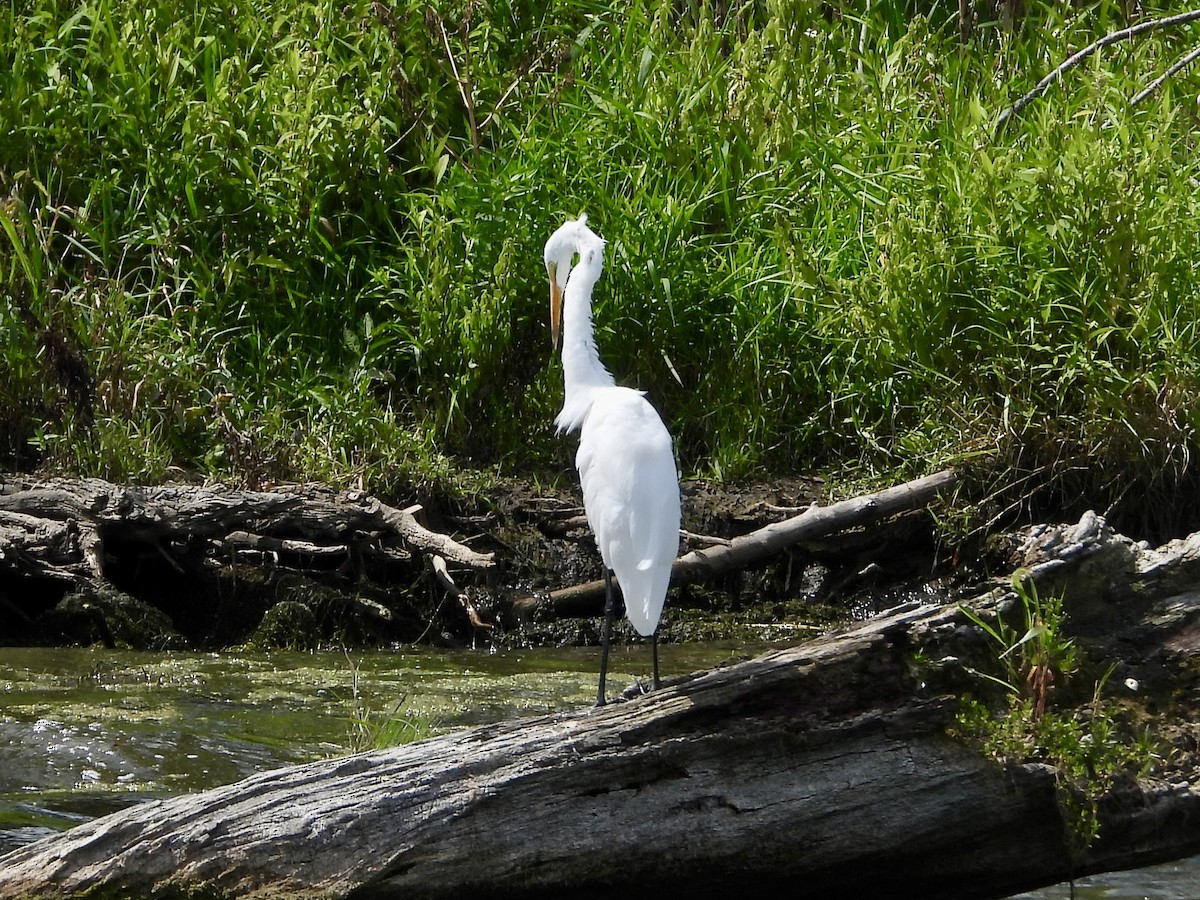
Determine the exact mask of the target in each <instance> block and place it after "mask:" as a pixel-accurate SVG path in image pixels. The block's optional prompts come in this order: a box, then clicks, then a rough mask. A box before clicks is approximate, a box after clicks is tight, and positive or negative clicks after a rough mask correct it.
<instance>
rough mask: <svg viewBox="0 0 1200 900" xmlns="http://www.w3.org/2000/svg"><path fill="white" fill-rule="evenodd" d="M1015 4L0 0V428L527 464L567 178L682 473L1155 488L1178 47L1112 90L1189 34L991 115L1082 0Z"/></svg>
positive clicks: (1187, 171)
mask: <svg viewBox="0 0 1200 900" xmlns="http://www.w3.org/2000/svg"><path fill="white" fill-rule="evenodd" d="M1028 6H1029V13H1028V18H1027V20H1026V22H1025V27H1024V28H1023V29H1022V30H1020V31H1019V32H1018V33H1016V34H1013V33H1010V32H1009V31H1007V30H1006V29H1004V28H1002V27H1000V26H999V25H997V24H995V23H990V24H989V23H981V25H980V26H979V27H978V28H977V29H976V31H975V33H974V35H973V37H972V39H971V41H970V42H969V43H967V44H966V45H960V44H959V43H958V41H957V25H956V23H955V22H954V21H953V17H952V15H951V12H950V11H949V10H947V9H946V8H945V7H943V6H941V5H932V6H924V7H922V8H921V9H920V10H919V12H921V13H922V15H917V14H916V12H918V10H915V9H912V8H907V7H900V6H896V5H892V4H875V5H871V4H865V5H864V4H857V5H850V6H843V7H835V8H826V7H820V6H818V5H815V4H810V3H805V2H764V3H749V4H745V5H743V6H740V7H735V8H734V10H733V11H732V12H730V13H729V14H728V15H725V16H723V17H722V16H719V15H717V14H715V13H714V12H713V8H712V7H710V6H709V5H708V4H674V5H672V4H655V3H649V2H635V3H633V4H632V5H626V4H622V5H620V6H619V7H618V6H615V5H608V4H605V3H599V2H593V3H587V2H576V3H566V2H555V3H550V4H537V5H534V4H522V3H518V2H510V3H499V4H494V5H489V6H486V7H485V6H483V5H476V4H473V3H466V4H463V3H450V2H439V3H436V4H433V5H432V6H429V7H420V8H418V7H415V6H414V7H406V6H397V8H396V9H395V10H392V11H388V10H387V9H386V8H385V7H383V6H382V5H379V4H374V5H372V4H368V3H366V2H362V0H354V2H351V3H349V4H344V3H336V4H334V3H319V2H313V0H276V2H272V3H266V2H263V0H251V2H244V3H239V4H237V5H235V6H230V7H228V8H226V9H223V10H222V11H221V13H220V14H218V13H217V12H216V11H215V10H214V9H211V8H210V7H209V6H207V5H204V4H197V5H195V7H194V8H191V7H189V6H188V5H187V4H185V8H184V9H183V10H182V12H181V10H180V8H179V6H178V4H170V5H168V4H165V3H162V2H161V0H149V2H146V0H143V2H141V3H138V4H133V3H131V2H128V0H89V2H84V3H82V4H76V3H71V4H67V3H59V2H54V0H36V2H33V3H30V4H25V5H24V6H23V7H22V8H21V10H20V11H19V12H18V10H17V7H15V6H10V7H8V8H7V9H0V33H6V32H10V33H11V34H12V36H13V40H7V41H3V42H0V197H7V198H9V199H7V200H5V201H4V204H3V211H4V213H3V216H0V224H3V225H4V229H3V231H2V233H0V284H3V285H4V290H3V291H2V292H0V328H2V329H3V332H4V334H5V335H6V349H5V352H4V356H3V360H4V365H3V368H0V408H2V409H4V410H5V412H4V413H0V452H3V453H4V456H5V459H6V461H7V463H8V465H10V466H17V467H30V466H34V465H43V466H48V467H52V468H56V469H63V470H73V471H82V472H88V473H96V474H101V475H107V476H109V477H120V478H149V479H156V478H163V477H168V476H170V475H171V474H172V473H173V472H175V471H176V470H177V469H184V470H198V471H200V472H203V473H206V474H209V475H213V476H217V477H223V478H232V479H241V480H245V481H251V482H253V481H266V480H270V479H273V478H282V477H319V478H324V479H327V480H332V481H337V482H346V483H353V482H357V481H362V482H363V483H365V484H366V485H368V486H369V487H371V488H374V489H377V490H379V489H382V490H399V489H402V488H405V487H408V486H411V485H413V484H418V485H419V484H424V483H440V482H442V481H444V480H445V479H446V478H447V477H449V475H448V473H450V472H451V471H453V469H454V467H455V465H456V464H457V465H467V466H484V467H497V466H498V467H500V468H501V469H503V470H517V471H528V470H531V469H538V468H545V467H550V468H556V467H562V466H564V465H566V464H567V462H568V460H569V457H570V452H569V450H568V449H567V447H566V446H565V445H564V444H563V443H562V442H561V441H557V440H556V439H555V438H554V436H553V434H552V429H551V427H550V425H549V422H550V419H551V418H552V415H553V412H554V410H555V409H556V404H557V403H558V402H559V400H560V396H561V376H560V373H559V371H558V369H557V366H556V361H555V359H554V358H553V356H552V354H551V351H550V348H549V341H548V334H547V327H546V324H545V318H546V315H545V313H546V310H545V306H546V303H545V289H544V284H543V282H544V272H543V271H542V266H541V246H542V242H543V241H544V239H545V237H546V236H547V235H548V234H549V233H550V231H551V230H552V229H553V228H554V227H556V225H557V224H558V223H559V222H560V221H561V220H562V218H563V217H564V216H567V215H572V216H573V215H576V214H578V213H579V212H581V211H586V212H587V213H588V214H589V216H590V219H591V222H592V223H593V224H594V225H595V226H596V228H597V229H598V230H599V231H600V233H601V234H602V235H603V236H604V237H605V238H606V239H607V240H608V241H609V254H608V264H607V268H606V272H605V276H604V279H603V280H602V281H601V282H600V285H599V287H598V291H597V310H596V320H597V325H598V341H599V344H600V349H601V353H602V355H603V357H604V359H605V361H606V363H607V364H608V365H609V366H610V368H611V369H612V370H613V371H614V372H615V373H617V375H618V378H619V379H620V380H621V381H622V382H623V383H627V384H632V385H636V386H640V387H643V388H646V389H648V390H649V391H650V395H651V399H652V400H653V401H654V402H655V403H656V404H657V405H658V406H659V407H660V408H661V409H662V410H663V412H664V414H665V415H666V417H667V420H668V422H669V424H670V426H671V429H672V431H673V432H674V433H675V434H676V435H677V437H678V446H679V453H680V457H681V462H682V466H683V469H684V470H685V471H688V472H697V473H701V474H709V475H715V476H717V477H723V478H738V477H741V476H745V475H750V474H755V473H759V472H763V471H794V470H812V469H831V468H838V469H842V470H847V469H854V470H855V471H865V472H875V473H883V472H887V473H892V474H893V475H895V474H896V473H899V474H912V473H917V472H922V471H925V470H927V469H929V468H931V467H934V466H938V465H943V464H946V463H951V462H956V461H958V462H961V461H968V460H974V459H979V458H984V459H987V460H991V461H995V462H998V463H999V464H1000V468H1001V471H1003V472H1006V473H1012V472H1013V471H1014V470H1015V471H1018V472H1021V473H1030V472H1037V473H1042V474H1043V476H1044V477H1043V478H1042V479H1041V480H1042V481H1048V482H1049V483H1051V484H1054V485H1056V486H1057V488H1058V489H1059V490H1060V491H1061V492H1075V493H1079V494H1086V495H1088V496H1089V497H1091V498H1093V499H1092V502H1094V503H1097V504H1099V505H1101V506H1103V505H1105V503H1111V502H1116V501H1117V500H1118V499H1119V498H1121V497H1123V496H1126V495H1128V496H1133V497H1138V498H1141V497H1144V496H1145V495H1146V493H1147V492H1148V491H1152V490H1155V489H1162V490H1165V491H1171V490H1173V489H1174V488H1175V487H1176V486H1177V485H1178V484H1180V483H1181V482H1182V481H1183V480H1185V479H1186V478H1188V477H1190V473H1189V472H1188V471H1187V468H1188V460H1189V459H1190V456H1191V454H1192V453H1193V452H1194V450H1195V449H1196V447H1195V444H1196V437H1195V426H1196V424H1197V422H1198V421H1200V406H1198V405H1197V400H1196V399H1195V398H1196V397H1197V396H1198V392H1197V380H1198V379H1197V373H1198V366H1197V362H1198V360H1197V355H1198V354H1197V334H1196V329H1197V325H1196V322H1197V321H1198V319H1200V271H1198V268H1197V267H1198V265H1200V263H1198V262H1197V260H1200V253H1197V250H1198V249H1200V248H1198V247H1197V242H1198V241H1200V238H1198V236H1197V229H1196V228H1195V222H1196V221H1197V214H1198V213H1200V209H1198V208H1197V207H1198V206H1200V191H1197V190H1196V188H1195V185H1194V182H1195V179H1196V177H1197V174H1198V173H1197V166H1198V163H1197V157H1196V154H1195V152H1194V145H1195V142H1196V138H1197V134H1198V129H1197V125H1196V122H1197V114H1198V112H1200V110H1198V108H1197V106H1198V104H1197V93H1198V90H1197V87H1198V76H1197V75H1196V74H1194V73H1190V72H1183V73H1180V74H1179V75H1177V76H1176V77H1175V78H1174V79H1172V81H1171V82H1169V83H1168V84H1167V85H1166V87H1165V88H1164V90H1163V91H1162V92H1161V93H1160V94H1159V95H1156V96H1155V98H1154V99H1153V100H1151V101H1150V102H1148V103H1145V104H1142V105H1141V106H1139V107H1137V108H1136V109H1130V108H1129V106H1128V102H1127V100H1128V98H1129V97H1130V96H1132V94H1134V93H1135V92H1136V91H1137V90H1138V89H1139V88H1140V87H1141V86H1143V85H1144V84H1145V82H1146V81H1148V80H1149V79H1150V78H1151V77H1153V75H1154V74H1157V73H1158V72H1160V71H1162V69H1164V68H1165V67H1166V66H1167V65H1169V64H1170V62H1171V61H1173V60H1174V59H1175V58H1177V56H1178V55H1180V53H1182V52H1184V50H1186V49H1187V48H1188V46H1189V45H1190V44H1192V43H1194V40H1195V39H1196V38H1195V36H1194V35H1192V34H1191V33H1190V32H1186V31H1185V32H1183V33H1180V34H1158V35H1152V36H1149V37H1146V38H1143V39H1140V40H1138V41H1136V42H1131V43H1128V44H1123V45H1118V46H1115V47H1111V48H1108V49H1106V50H1105V51H1102V52H1101V53H1100V54H1097V56H1096V57H1094V58H1093V59H1092V60H1090V61H1089V62H1088V63H1087V64H1085V65H1084V66H1081V67H1080V68H1078V69H1076V70H1073V71H1072V72H1070V73H1068V74H1067V76H1066V77H1065V78H1064V79H1063V81H1062V83H1060V84H1059V85H1057V86H1055V87H1054V88H1052V89H1051V90H1050V91H1049V92H1048V93H1047V95H1046V96H1045V97H1044V98H1042V99H1041V100H1038V101H1036V102H1035V103H1034V104H1032V105H1031V106H1030V107H1029V108H1028V109H1027V110H1026V111H1025V112H1024V113H1023V114H1022V116H1021V117H1019V118H1018V119H1017V120H1015V121H1013V122H1011V123H1010V124H1009V125H1008V126H1007V127H1006V128H1005V129H1003V130H1002V131H1001V132H1000V134H999V135H995V134H994V125H995V121H996V119H997V117H998V116H999V115H1000V113H1001V111H1002V110H1003V109H1004V108H1005V107H1006V106H1008V105H1009V104H1010V103H1011V102H1012V101H1013V100H1014V99H1015V98H1016V97H1018V96H1020V94H1022V93H1023V92H1024V91H1025V90H1027V89H1028V88H1029V87H1030V86H1031V85H1032V84H1033V83H1034V82H1036V80H1037V79H1038V78H1039V77H1040V76H1041V75H1043V74H1044V73H1045V72H1046V71H1048V69H1049V68H1050V67H1051V66H1053V65H1054V64H1056V63H1057V62H1058V61H1060V60H1061V59H1063V58H1065V57H1066V56H1067V55H1069V54H1070V52H1071V51H1072V50H1074V49H1077V48H1078V47H1080V46H1083V45H1084V44H1086V43H1088V42H1089V41H1090V40H1092V39H1094V38H1095V37H1096V36H1098V35H1100V34H1103V33H1105V32H1107V31H1108V30H1110V29H1112V28H1115V27H1118V26H1119V25H1121V24H1123V22H1124V20H1123V18H1122V16H1121V12H1120V10H1121V7H1120V6H1119V5H1118V4H1113V3H1108V2H1100V3H1095V4H1091V5H1087V6H1083V7H1079V8H1070V9H1067V8H1063V9H1060V8H1059V7H1057V6H1052V5H1049V4H1045V3H1042V4H1036V3H1035V4H1029V5H1028ZM823 10H824V12H823ZM831 10H832V12H831ZM1156 10H1157V8H1154V9H1152V8H1150V7H1147V9H1146V15H1152V14H1156ZM1168 11H1169V10H1168ZM455 72H457V73H458V79H459V80H458V81H456V78H455ZM460 82H461V85H460ZM464 97H465V98H466V99H465V100H464ZM452 461H453V462H452ZM1003 477H1004V478H1006V479H1007V478H1011V477H1012V476H1011V474H1006V475H1005V476H1003Z"/></svg>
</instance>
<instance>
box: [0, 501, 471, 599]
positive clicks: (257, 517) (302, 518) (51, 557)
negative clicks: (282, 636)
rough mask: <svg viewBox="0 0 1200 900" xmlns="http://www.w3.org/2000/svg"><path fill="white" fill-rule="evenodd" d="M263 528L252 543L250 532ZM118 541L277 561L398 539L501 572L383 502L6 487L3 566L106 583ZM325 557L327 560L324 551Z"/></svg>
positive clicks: (0, 530)
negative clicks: (248, 544) (204, 544)
mask: <svg viewBox="0 0 1200 900" xmlns="http://www.w3.org/2000/svg"><path fill="white" fill-rule="evenodd" d="M248 526H251V527H253V528H254V532H253V533H252V535H253V537H252V538H251V535H248V534H247V527H248ZM117 535H119V536H120V537H122V538H124V539H136V540H139V541H141V542H143V543H145V544H146V545H147V546H148V547H151V548H155V549H157V550H158V551H161V552H163V553H169V550H167V548H166V544H167V543H168V542H170V541H173V540H186V539H195V538H201V539H205V540H210V541H213V542H215V543H218V544H220V545H221V546H223V547H224V546H226V545H229V544H232V545H234V546H236V545H238V544H239V543H245V541H246V540H247V539H251V540H252V541H256V542H257V543H259V544H260V545H261V543H262V542H263V541H264V539H275V540H284V539H287V540H297V541H302V542H306V543H307V544H309V545H313V546H310V547H306V546H303V545H302V544H297V545H294V546H292V547H288V546H287V545H283V544H277V545H274V546H273V547H272V549H274V550H275V551H276V552H279V551H289V550H290V551H292V552H294V553H296V554H298V555H304V554H306V553H307V554H309V555H311V554H312V552H313V549H314V548H315V547H318V546H320V545H324V546H328V545H331V544H332V545H333V546H334V547H342V548H345V547H347V546H348V545H349V544H351V543H354V542H358V543H363V542H365V541H368V540H372V539H374V536H382V537H384V538H391V539H398V540H400V541H403V542H404V543H405V544H407V545H409V546H411V547H414V548H416V549H418V550H421V551H425V552H428V553H437V554H439V555H441V556H443V557H445V558H446V559H449V560H451V561H453V562H456V563H459V564H461V565H465V566H471V567H474V568H486V567H488V566H491V565H492V555H491V554H490V553H477V552H476V551H474V550H472V549H471V548H469V547H466V546H464V545H463V544H460V543H458V542H457V541H455V540H453V539H451V538H450V537H448V536H446V535H444V534H438V533H437V532H433V531H430V530H429V529H427V528H425V527H423V526H422V525H421V524H420V523H419V522H418V521H417V520H416V518H415V517H414V516H413V515H412V514H411V513H410V512H409V511H408V510H399V509H395V508H393V507H391V506H388V505H387V504H385V503H382V502H380V501H379V500H377V499H375V498H374V497H371V496H368V495H366V494H363V493H357V492H339V491H333V490H329V489H326V488H321V487H313V486H300V485H296V486H292V487H289V488H287V489H284V490H278V491H231V490H226V489H224V488H214V487H196V486H191V485H163V486H157V487H132V486H127V487H122V486H118V485H115V484H110V483H108V482H106V481H100V480H98V479H85V480H71V481H68V480H57V481H46V482H33V483H31V482H21V481H2V482H0V561H3V562H4V563H6V564H7V566H8V567H10V568H15V569H17V570H20V569H21V568H22V566H29V567H30V573H31V574H38V575H41V576H44V577H59V578H65V579H68V580H71V579H76V578H80V577H95V576H99V575H102V573H103V570H104V559H103V553H104V550H103V545H104V541H105V539H106V538H109V537H113V536H117ZM318 552H319V551H318Z"/></svg>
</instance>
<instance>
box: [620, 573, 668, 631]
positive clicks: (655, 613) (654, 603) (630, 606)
mask: <svg viewBox="0 0 1200 900" xmlns="http://www.w3.org/2000/svg"><path fill="white" fill-rule="evenodd" d="M615 574H616V576H617V584H619V585H621V593H622V594H623V595H624V597H625V614H626V615H627V616H628V617H629V621H630V623H631V624H632V625H633V627H634V629H635V630H636V631H637V633H638V634H640V635H641V636H642V637H649V636H650V635H652V634H654V632H655V631H657V630H658V620H659V618H660V617H661V616H662V610H663V603H665V602H666V599H667V586H668V585H669V584H670V582H671V567H670V565H663V564H662V563H654V562H651V561H648V560H643V561H642V562H640V563H638V565H637V566H636V567H633V568H630V569H628V570H620V569H618V570H616V571H615Z"/></svg>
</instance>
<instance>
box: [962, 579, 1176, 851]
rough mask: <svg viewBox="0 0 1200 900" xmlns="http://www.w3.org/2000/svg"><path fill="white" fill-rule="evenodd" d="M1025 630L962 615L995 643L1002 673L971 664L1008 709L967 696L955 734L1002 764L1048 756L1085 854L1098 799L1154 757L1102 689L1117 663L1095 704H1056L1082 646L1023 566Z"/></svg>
mask: <svg viewBox="0 0 1200 900" xmlns="http://www.w3.org/2000/svg"><path fill="white" fill-rule="evenodd" d="M1012 584H1013V590H1014V595H1015V599H1016V601H1017V602H1016V603H1015V604H1014V605H1015V606H1017V607H1018V608H1019V615H1020V619H1021V623H1022V627H1023V631H1022V630H1019V629H1017V628H1014V627H1013V626H1011V625H1008V624H1006V622H1005V620H1004V618H1003V617H1002V616H999V615H998V616H996V617H995V618H994V619H988V618H985V617H984V616H982V615H980V614H979V613H977V612H976V611H974V610H970V609H966V608H965V607H964V608H963V613H964V614H965V615H966V616H967V618H968V619H970V621H972V622H973V623H975V625H977V626H978V627H979V628H980V629H982V631H983V632H984V634H986V635H987V636H988V637H989V638H991V640H992V641H993V642H994V644H995V645H996V648H997V651H998V654H997V657H996V661H997V664H998V665H999V666H1000V667H1001V672H1002V674H1000V675H993V674H990V673H986V672H981V671H979V670H976V669H970V670H969V671H971V672H972V674H974V675H976V676H978V677H980V678H981V679H983V680H984V681H986V682H987V683H989V684H998V685H1000V686H1002V687H1003V688H1004V690H1005V698H1004V703H1003V706H1002V707H1001V708H1000V709H999V710H996V709H994V708H993V707H991V706H989V705H987V704H986V703H984V702H982V701H980V700H978V699H975V698H972V697H964V698H963V699H962V701H961V703H960V708H959V713H958V717H957V733H958V734H959V735H960V736H962V737H964V738H966V739H967V740H969V741H971V742H972V743H975V744H977V745H978V746H979V747H980V749H981V750H982V751H983V752H984V753H985V754H986V755H987V756H989V757H991V758H992V759H995V760H997V761H999V762H1012V761H1017V762H1029V761H1034V760H1038V761H1043V762H1046V763H1048V764H1050V765H1051V766H1053V767H1054V772H1055V777H1056V779H1057V783H1058V794H1057V798H1058V803H1059V807H1060V809H1061V810H1062V813H1063V821H1064V824H1065V825H1066V828H1067V835H1068V838H1069V846H1070V847H1071V849H1072V851H1073V852H1077V853H1082V851H1083V850H1085V849H1086V848H1087V847H1088V846H1089V845H1090V844H1091V843H1092V841H1094V840H1095V839H1096V837H1097V836H1098V835H1099V830H1100V822H1099V812H1098V811H1099V806H1098V804H1099V800H1100V798H1101V797H1103V796H1104V795H1105V794H1106V793H1107V792H1108V791H1109V790H1111V789H1112V787H1113V786H1114V785H1115V784H1116V783H1117V782H1118V781H1119V780H1120V779H1121V778H1128V777H1136V776H1138V775H1143V774H1145V773H1146V772H1148V771H1149V769H1150V767H1151V766H1152V764H1153V761H1154V759H1155V758H1156V757H1155V751H1154V745H1153V742H1152V741H1151V740H1150V737H1149V735H1148V733H1145V734H1143V735H1141V736H1137V737H1131V736H1130V734H1129V728H1128V727H1127V726H1126V725H1124V724H1123V723H1122V722H1121V721H1120V715H1119V713H1118V711H1117V710H1116V709H1115V707H1114V706H1113V705H1112V704H1110V703H1109V702H1108V701H1106V700H1104V699H1103V696H1102V695H1103V690H1104V686H1105V684H1106V683H1107V682H1108V679H1109V677H1110V676H1111V675H1112V672H1113V670H1114V669H1115V667H1116V665H1115V663H1114V664H1113V665H1110V666H1109V667H1108V669H1107V671H1105V672H1104V674H1103V675H1102V676H1101V677H1100V678H1099V679H1098V680H1097V681H1096V683H1095V686H1094V689H1093V691H1092V696H1091V701H1090V702H1089V703H1086V704H1084V705H1081V706H1080V707H1078V708H1075V709H1072V708H1070V707H1066V708H1061V709H1060V708H1055V707H1054V706H1053V705H1052V703H1051V698H1052V689H1053V688H1054V687H1055V686H1056V685H1057V684H1062V683H1063V682H1064V681H1065V680H1066V678H1067V677H1069V676H1070V675H1072V674H1074V673H1076V672H1077V671H1078V670H1079V668H1080V665H1081V660H1080V655H1079V651H1078V648H1077V647H1076V645H1075V642H1074V640H1073V639H1071V638H1068V637H1067V636H1066V634H1065V632H1064V630H1063V623H1064V621H1065V618H1066V615H1065V612H1064V610H1063V600H1062V598H1061V597H1050V598H1042V597H1040V596H1039V595H1038V592H1037V588H1036V586H1035V585H1034V584H1033V582H1032V580H1031V579H1030V577H1029V573H1028V572H1027V571H1024V570H1019V571H1017V572H1016V573H1014V574H1013V579H1012Z"/></svg>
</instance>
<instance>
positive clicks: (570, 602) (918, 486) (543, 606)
mask: <svg viewBox="0 0 1200 900" xmlns="http://www.w3.org/2000/svg"><path fill="white" fill-rule="evenodd" d="M957 483H958V474H957V473H956V472H955V471H954V470H953V469H946V470H944V471H941V472H937V473H935V474H933V475H926V476H925V477H923V478H918V479H915V480H913V481H909V482H906V483H904V484H901V485H897V486H896V487H892V488H887V489H885V490H882V491H879V492H877V493H874V494H866V495H864V496H861V497H853V498H851V499H849V500H842V501H840V502H838V503H833V504H831V505H829V506H817V505H815V504H814V505H813V506H811V507H809V508H808V509H806V510H804V512H802V513H800V514H799V515H796V516H792V517H790V518H788V519H785V520H783V521H781V522H772V523H771V524H770V525H766V526H764V527H762V528H759V529H758V530H756V531H753V532H751V533H750V534H746V535H742V536H740V537H735V538H733V539H732V540H730V541H729V542H728V543H726V544H722V545H717V546H712V547H704V548H702V549H699V550H693V551H691V552H690V553H687V554H684V555H683V556H681V557H679V558H678V559H677V560H675V563H674V564H673V565H672V566H671V584H672V585H673V586H678V585H681V584H688V583H690V582H696V581H702V580H704V579H708V578H715V577H717V576H719V575H722V574H724V573H726V572H730V571H733V570H735V569H744V568H748V567H750V566H752V565H754V564H756V563H760V562H762V561H763V560H765V559H769V558H770V557H772V556H774V555H775V554H777V553H780V552H782V551H784V550H786V549H787V548H788V547H791V546H794V545H796V544H798V543H800V542H801V541H805V540H810V539H812V538H815V537H820V536H823V535H828V534H832V533H835V532H839V531H846V530H849V529H852V528H862V527H864V526H866V525H869V524H871V523H872V522H876V521H879V520H880V519H884V518H887V517H888V516H893V515H896V514H897V513H901V512H905V511H907V510H912V509H920V508H921V507H924V506H928V505H929V504H930V503H932V502H933V501H935V500H937V499H938V498H940V497H944V496H946V494H947V493H949V492H950V491H951V490H952V489H953V488H954V486H955V485H956V484H957ZM603 602H604V581H603V580H602V579H597V580H595V581H589V582H586V583H584V584H577V585H571V586H570V587H565V588H559V589H558V590H554V591H550V592H549V593H547V594H540V595H526V596H521V597H517V598H516V599H514V600H513V602H512V610H513V613H514V614H515V615H516V617H517V618H518V619H528V618H530V617H532V616H535V615H537V614H538V613H539V612H543V611H545V610H550V611H552V612H553V613H554V614H555V615H557V616H566V617H569V616H587V615H599V614H600V611H601V610H602V606H603Z"/></svg>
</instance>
